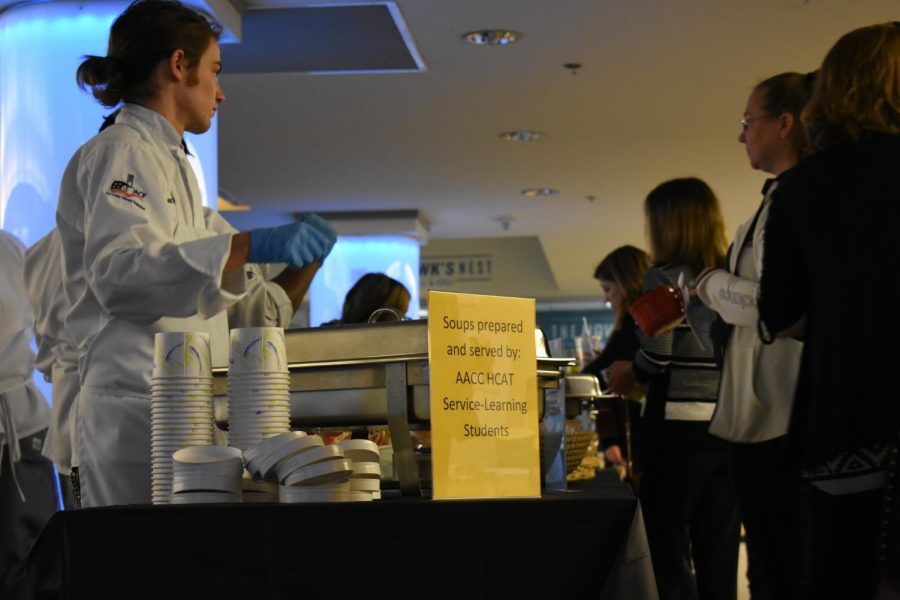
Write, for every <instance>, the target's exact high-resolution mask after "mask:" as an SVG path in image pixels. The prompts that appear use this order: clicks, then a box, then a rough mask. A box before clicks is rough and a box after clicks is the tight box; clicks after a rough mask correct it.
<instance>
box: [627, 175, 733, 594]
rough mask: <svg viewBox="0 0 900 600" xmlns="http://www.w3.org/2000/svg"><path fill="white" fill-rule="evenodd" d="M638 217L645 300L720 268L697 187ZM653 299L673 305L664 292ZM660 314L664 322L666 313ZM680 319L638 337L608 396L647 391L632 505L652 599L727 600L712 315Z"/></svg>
mask: <svg viewBox="0 0 900 600" xmlns="http://www.w3.org/2000/svg"><path fill="white" fill-rule="evenodd" d="M644 210H645V215H646V219H647V232H648V238H649V242H650V248H651V256H652V260H653V266H651V267H650V268H649V269H648V270H647V273H646V275H645V276H644V285H643V289H644V291H645V293H646V292H655V291H656V290H657V289H658V288H660V287H661V286H665V287H667V288H672V289H675V290H678V289H679V288H680V287H681V285H680V283H679V282H680V281H688V280H690V279H692V278H693V276H694V275H695V274H697V273H700V272H701V271H702V270H703V269H706V268H708V267H712V266H715V265H717V264H719V262H720V261H721V260H722V259H723V257H724V255H725V247H726V243H725V227H724V220H723V218H722V212H721V209H720V208H719V201H718V199H717V198H716V196H715V194H714V193H713V191H712V190H711V189H710V187H709V186H708V185H707V184H706V183H705V182H703V181H701V180H700V179H697V178H693V177H692V178H684V179H673V180H670V181H666V182H664V183H662V184H660V185H659V186H657V187H656V188H655V189H654V190H653V191H651V192H650V194H649V195H648V196H647V199H646V201H645V202H644ZM662 297H664V298H666V297H668V298H669V304H674V305H675V306H679V304H680V300H679V299H677V298H672V293H671V292H667V294H663V295H662ZM635 304H636V303H635ZM651 304H653V303H651ZM632 307H634V305H633V306H632ZM661 308H663V309H666V311H665V312H666V313H667V316H666V318H665V321H670V320H671V318H670V316H668V312H669V311H668V308H669V305H668V304H667V305H665V306H661ZM686 312H687V319H680V320H679V321H680V322H679V323H678V324H677V325H676V326H675V328H674V329H669V330H667V331H666V332H664V333H660V334H659V335H657V336H656V337H650V336H649V335H647V334H646V333H644V332H642V331H641V330H640V329H639V330H638V332H637V335H638V340H639V341H640V349H639V350H638V351H637V352H636V353H635V355H634V358H633V361H632V362H629V361H618V362H615V363H613V364H612V366H611V367H610V387H611V388H612V390H613V391H615V392H617V393H620V394H627V393H629V392H630V391H631V390H632V389H633V387H634V386H635V384H636V382H641V383H644V384H645V385H646V386H647V405H646V407H645V409H644V412H643V416H642V418H641V434H642V438H643V439H642V442H641V463H642V467H643V474H642V476H641V487H640V500H641V505H642V507H643V510H644V517H645V519H646V526H647V540H648V542H649V544H650V552H651V555H652V559H653V571H654V574H655V575H656V583H657V587H658V588H659V594H660V598H662V599H670V598H672V599H674V598H691V597H693V596H694V595H695V591H694V589H693V588H694V587H695V586H696V594H697V595H698V596H699V598H701V599H704V598H710V599H713V598H714V599H716V600H728V599H734V598H736V596H737V560H738V544H739V535H740V523H739V520H738V515H737V507H736V504H735V499H734V495H733V492H732V489H731V481H730V478H729V473H728V464H727V453H726V448H725V446H724V442H723V441H722V440H720V439H718V438H715V437H713V436H711V435H710V434H709V432H708V429H709V421H710V418H711V417H712V415H713V412H714V410H715V408H716V400H717V394H716V392H717V389H718V385H719V373H720V372H719V368H718V367H717V366H716V364H715V361H714V360H713V356H712V343H711V341H710V339H709V337H708V331H709V324H710V323H711V322H712V320H713V318H714V317H715V313H713V311H711V310H710V309H708V308H706V307H705V306H703V305H702V304H701V303H699V302H692V303H691V304H690V305H689V306H688V307H687V308H686ZM639 322H640V321H639ZM688 557H690V558H688ZM691 559H692V560H693V569H691V565H690V562H691ZM695 574H696V575H695Z"/></svg>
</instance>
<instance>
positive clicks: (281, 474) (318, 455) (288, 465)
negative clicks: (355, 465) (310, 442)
mask: <svg viewBox="0 0 900 600" xmlns="http://www.w3.org/2000/svg"><path fill="white" fill-rule="evenodd" d="M309 437H312V436H309ZM316 437H318V436H316ZM319 439H321V438H319ZM343 458H344V452H343V450H341V448H340V446H336V445H334V444H331V445H329V446H319V447H317V448H311V449H309V450H305V451H303V452H300V453H298V454H295V455H293V456H289V457H286V458H285V459H283V460H281V461H280V462H278V463H276V464H275V473H276V474H277V477H278V480H279V481H281V482H283V481H284V480H285V478H287V476H288V475H290V474H291V473H293V472H294V471H296V470H297V469H301V468H303V467H305V466H308V465H312V464H315V463H319V462H323V461H329V460H337V459H343Z"/></svg>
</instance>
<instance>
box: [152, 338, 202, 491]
mask: <svg viewBox="0 0 900 600" xmlns="http://www.w3.org/2000/svg"><path fill="white" fill-rule="evenodd" d="M151 393H152V400H151V404H150V415H151V416H150V437H151V449H150V452H151V455H150V456H151V479H152V499H153V503H154V504H167V503H168V502H169V496H170V495H171V493H172V474H173V466H172V454H173V453H174V452H176V451H177V450H180V449H181V448H186V447H188V446H204V445H211V444H212V443H213V404H212V364H211V362H210V351H209V335H208V334H206V333H189V332H165V333H157V334H156V336H155V339H154V354H153V376H152V378H151Z"/></svg>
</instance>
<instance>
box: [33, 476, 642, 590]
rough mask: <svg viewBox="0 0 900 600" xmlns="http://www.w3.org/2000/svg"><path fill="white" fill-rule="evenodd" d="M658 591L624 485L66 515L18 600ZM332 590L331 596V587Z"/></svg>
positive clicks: (51, 526)
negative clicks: (492, 495)
mask: <svg viewBox="0 0 900 600" xmlns="http://www.w3.org/2000/svg"><path fill="white" fill-rule="evenodd" d="M312 593H315V594H322V596H320V597H322V598H333V597H341V596H342V595H346V594H351V595H352V596H366V597H382V598H413V597H415V598H467V599H468V598H513V597H515V598H604V599H607V598H629V599H643V598H655V597H656V590H655V584H654V583H653V576H652V569H651V567H650V555H649V551H648V550H647V542H646V536H645V533H644V528H643V521H642V519H641V516H640V508H639V505H638V503H637V500H636V499H635V498H634V496H633V495H632V494H631V492H630V489H629V488H627V487H626V486H624V485H620V484H616V485H594V486H593V487H592V488H590V489H585V490H582V491H573V492H569V493H565V494H558V495H548V496H545V497H543V498H540V499H516V500H466V501H433V500H425V499H409V498H397V499H384V500H381V501H376V502H362V503H338V504H305V505H279V504H267V505H253V504H243V505H240V504H239V505H203V506H159V507H155V506H127V507H112V508H101V509H85V510H77V511H66V512H61V513H58V514H57V515H56V516H54V517H53V519H52V520H51V521H50V522H49V523H48V524H47V526H46V528H45V529H44V531H43V533H42V534H41V536H40V537H39V538H38V540H37V542H36V544H35V546H34V548H33V550H32V552H31V554H30V555H29V559H28V562H27V565H26V571H25V572H24V573H23V577H22V579H21V580H20V581H19V584H18V587H17V588H16V592H15V596H16V597H21V598H91V599H97V600H100V599H104V598H115V599H117V600H121V599H126V598H127V599H131V598H161V599H162V598H165V599H168V598H216V599H224V598H242V599H255V598H303V597H307V596H308V595H309V594H312ZM324 594H327V596H325V595H324Z"/></svg>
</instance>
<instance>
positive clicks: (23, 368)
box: [0, 230, 50, 465]
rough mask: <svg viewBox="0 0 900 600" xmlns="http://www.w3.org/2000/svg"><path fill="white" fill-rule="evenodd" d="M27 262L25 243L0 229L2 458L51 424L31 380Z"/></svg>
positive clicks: (30, 321) (32, 362)
mask: <svg viewBox="0 0 900 600" xmlns="http://www.w3.org/2000/svg"><path fill="white" fill-rule="evenodd" d="M24 261H25V246H23V245H22V242H20V241H19V240H18V239H17V238H16V237H15V236H13V235H12V234H10V233H7V232H6V231H2V230H0V457H2V452H3V449H2V447H3V445H4V444H7V443H9V447H8V450H9V451H10V452H11V454H12V457H13V458H14V460H18V445H17V442H18V440H20V439H22V438H25V437H27V436H30V435H34V434H35V433H37V432H39V431H41V430H42V429H45V428H46V427H47V425H48V424H49V423H50V407H49V406H47V401H46V400H45V399H44V396H43V395H42V394H41V392H40V390H38V389H37V387H35V385H34V381H33V379H32V377H33V375H34V352H32V351H31V346H30V343H31V328H32V325H33V323H34V317H33V316H32V314H31V307H30V306H29V305H28V297H27V296H26V295H25V278H24V275H23V272H24ZM2 464H3V462H2V460H0V465H2Z"/></svg>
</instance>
